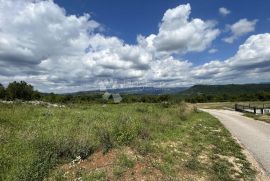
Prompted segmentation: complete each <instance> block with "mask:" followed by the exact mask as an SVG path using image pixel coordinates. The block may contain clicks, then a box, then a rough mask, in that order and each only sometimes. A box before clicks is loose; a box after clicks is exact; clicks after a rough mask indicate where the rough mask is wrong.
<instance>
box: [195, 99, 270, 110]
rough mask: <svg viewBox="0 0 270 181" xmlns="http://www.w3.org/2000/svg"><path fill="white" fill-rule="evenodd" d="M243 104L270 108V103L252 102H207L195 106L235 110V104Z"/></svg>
mask: <svg viewBox="0 0 270 181" xmlns="http://www.w3.org/2000/svg"><path fill="white" fill-rule="evenodd" d="M236 103H237V104H242V105H246V106H248V105H249V104H250V105H251V106H260V107H262V105H263V104H264V105H265V106H268V107H270V101H250V102H207V103H196V104H195V105H196V106H197V107H198V108H203V109H234V105H235V104H236Z"/></svg>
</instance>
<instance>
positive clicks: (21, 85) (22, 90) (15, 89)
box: [6, 81, 34, 100]
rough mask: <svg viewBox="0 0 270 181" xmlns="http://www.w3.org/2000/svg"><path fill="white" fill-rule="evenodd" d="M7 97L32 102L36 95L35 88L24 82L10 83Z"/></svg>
mask: <svg viewBox="0 0 270 181" xmlns="http://www.w3.org/2000/svg"><path fill="white" fill-rule="evenodd" d="M6 95H7V97H8V99H10V100H14V99H22V100H31V99H32V98H33V95H34V88H33V86H32V85H30V84H27V83H26V82H24V81H21V82H16V81H14V82H12V83H9V85H8V87H7V89H6Z"/></svg>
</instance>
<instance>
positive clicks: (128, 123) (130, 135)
mask: <svg viewBox="0 0 270 181" xmlns="http://www.w3.org/2000/svg"><path fill="white" fill-rule="evenodd" d="M140 131H141V127H140V126H139V124H138V123H137V122H136V121H135V120H131V119H130V118H127V117H122V118H120V119H119V120H118V121H116V124H115V125H114V129H113V136H114V138H115V140H116V142H117V143H118V144H120V145H130V144H131V142H132V141H133V140H134V138H136V137H137V136H138V134H139V133H140Z"/></svg>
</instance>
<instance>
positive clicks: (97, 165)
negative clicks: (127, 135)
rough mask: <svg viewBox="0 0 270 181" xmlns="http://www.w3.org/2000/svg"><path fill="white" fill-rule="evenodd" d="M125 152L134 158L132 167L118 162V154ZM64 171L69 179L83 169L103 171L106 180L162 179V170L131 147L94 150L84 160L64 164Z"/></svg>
mask: <svg viewBox="0 0 270 181" xmlns="http://www.w3.org/2000/svg"><path fill="white" fill-rule="evenodd" d="M123 153H124V154H126V155H128V156H129V158H132V159H134V160H135V165H134V167H133V168H122V167H121V166H120V165H119V162H118V156H119V155H120V154H123ZM115 168H121V172H122V173H121V176H119V175H116V174H115V173H114V172H115ZM60 170H62V171H63V172H64V173H65V176H66V177H67V178H68V179H70V180H75V179H76V178H78V176H77V173H78V172H79V171H83V172H84V173H90V174H91V173H92V172H97V171H103V172H105V174H106V175H107V177H108V180H127V181H128V180H138V181H142V180H153V181H154V180H162V178H164V177H163V175H162V172H161V171H160V170H158V169H156V168H154V167H152V166H150V165H149V164H148V163H147V161H146V160H144V159H142V157H140V156H139V155H136V154H135V153H134V151H133V150H132V149H130V148H129V147H125V148H123V149H121V150H119V149H113V150H111V151H109V152H108V153H106V154H103V153H102V151H99V152H96V153H94V154H93V155H91V156H90V157H89V158H88V159H86V160H77V161H75V162H73V163H69V164H65V165H63V166H61V167H60Z"/></svg>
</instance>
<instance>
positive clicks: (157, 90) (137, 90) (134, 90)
mask: <svg viewBox="0 0 270 181" xmlns="http://www.w3.org/2000/svg"><path fill="white" fill-rule="evenodd" d="M186 89H188V87H167V88H164V87H163V88H161V87H131V88H117V89H106V90H93V91H80V92H74V93H67V94H68V95H88V94H95V93H96V94H98V93H103V92H106V91H107V92H110V93H115V94H116V93H119V94H146V95H147V94H149V95H160V94H176V93H179V92H182V91H184V90H186Z"/></svg>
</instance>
